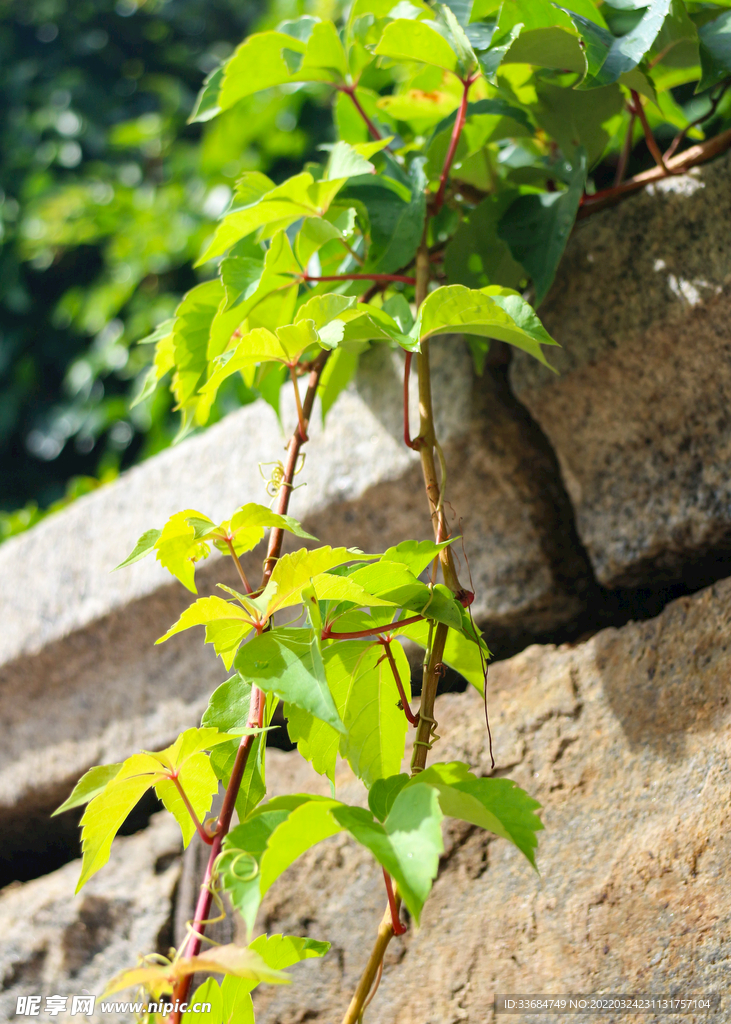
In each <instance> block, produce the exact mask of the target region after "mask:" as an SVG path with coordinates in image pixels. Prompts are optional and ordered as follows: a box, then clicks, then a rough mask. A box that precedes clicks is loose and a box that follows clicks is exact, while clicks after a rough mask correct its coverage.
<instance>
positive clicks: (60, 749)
mask: <svg viewBox="0 0 731 1024" xmlns="http://www.w3.org/2000/svg"><path fill="white" fill-rule="evenodd" d="M402 362H403V361H402V360H401V359H399V357H398V356H397V355H396V354H395V353H391V352H390V351H386V350H383V351H375V352H374V353H373V354H372V355H371V357H370V358H369V359H366V360H365V361H364V365H363V369H362V373H361V375H360V377H359V379H358V381H357V389H353V390H352V391H349V392H347V393H345V394H344V395H343V396H341V398H340V400H339V402H338V404H337V407H336V409H334V410H333V411H332V412H331V415H330V419H329V421H328V424H327V426H326V427H325V429H323V428H322V427H321V425H320V424H319V418H318V420H315V421H314V422H313V424H312V425H311V433H312V441H311V443H310V444H309V445H308V450H307V461H306V463H305V468H304V471H303V472H302V474H301V475H300V476H299V477H298V481H300V480H301V481H303V482H304V481H306V483H307V486H306V487H304V488H302V489H301V490H298V491H297V492H296V494H295V496H294V500H293V507H292V512H293V514H294V515H297V516H299V517H301V518H302V519H303V520H304V522H305V524H306V526H307V527H308V529H310V530H311V531H312V532H313V533H315V534H316V535H317V536H318V537H320V538H321V540H322V541H323V542H324V543H330V544H338V543H343V544H346V545H347V546H354V545H359V546H360V547H361V548H362V549H363V550H366V551H378V550H383V549H384V548H385V547H387V546H388V545H389V544H393V543H397V542H398V541H400V540H404V539H406V538H409V537H417V538H421V537H426V536H429V535H430V533H431V524H430V522H429V519H428V516H427V515H426V512H425V508H426V501H425V498H424V490H423V483H422V481H421V470H420V468H419V462H418V457H417V456H416V455H415V453H413V452H410V451H409V450H408V449H407V448H406V447H405V445H404V444H403V439H402V420H401V417H402V383H401V378H400V374H401V372H402ZM414 377H415V375H414ZM434 378H435V384H434V390H435V396H438V405H437V408H438V417H437V419H438V427H439V430H440V435H441V437H442V438H443V440H444V444H445V449H446V451H447V457H448V460H449V464H450V477H449V481H448V499H449V501H450V508H451V510H453V513H454V527H455V530H456V531H458V532H461V533H464V536H465V543H466V550H467V552H468V554H469V556H470V567H471V570H472V576H473V579H474V582H475V587H476V590H477V594H478V599H477V603H476V605H475V608H474V612H475V615H476V617H477V618H478V620H480V621H486V622H488V623H489V624H490V626H491V635H492V636H493V638H494V640H495V641H497V642H499V641H500V640H501V639H502V638H504V637H508V638H515V637H516V636H519V637H521V638H522V637H525V636H528V637H535V636H536V635H540V634H541V633H545V632H546V631H547V630H550V629H553V628H556V627H558V626H561V625H563V624H565V623H566V622H567V621H570V620H571V619H573V618H575V617H576V616H577V615H578V614H579V613H580V611H581V610H582V608H583V588H584V587H585V584H586V578H587V576H588V575H589V572H590V570H589V568H588V564H587V563H586V560H585V559H584V558H583V557H582V555H581V554H578V555H577V554H576V553H575V549H577V548H578V543H577V542H576V540H575V536H574V535H573V534H572V532H571V530H572V526H571V510H570V508H569V506H568V502H567V499H566V497H565V495H563V493H562V491H561V485H560V481H559V475H558V469H557V466H556V464H555V460H553V457H552V456H551V453H550V451H549V450H548V449H547V445H546V444H545V441H544V440H543V439H542V438H541V437H540V435H538V434H537V432H536V431H532V430H531V425H530V423H529V421H528V419H527V417H526V416H525V413H524V411H523V410H522V409H520V407H519V406H518V405H517V403H516V402H515V401H514V400H513V399H512V398H511V396H510V395H509V392H508V389H507V385H506V383H505V373H504V370H499V369H498V370H494V371H491V372H490V373H488V374H487V375H486V376H485V377H484V378H483V379H482V380H481V381H479V382H478V383H477V384H475V383H474V382H473V375H472V365H471V359H470V357H469V354H468V352H467V350H466V348H465V347H464V345H463V344H462V342H461V340H460V339H457V338H450V339H446V340H444V341H443V342H442V343H440V344H438V345H435V346H434ZM412 407H413V408H414V410H415V409H416V401H414V402H413V403H412ZM291 412H292V410H291V409H288V408H287V409H285V418H287V417H290V418H291V416H290V414H291ZM282 445H283V435H282V433H281V431H280V428H279V425H278V424H277V422H276V419H275V417H274V414H273V412H272V411H271V409H269V408H268V407H267V406H263V405H262V404H257V405H256V406H252V407H248V408H245V409H242V410H241V411H240V412H239V413H235V414H233V415H232V416H230V417H229V418H228V419H227V421H226V422H225V423H221V424H217V425H215V426H213V427H212V428H211V429H210V430H209V431H207V432H206V433H205V434H203V435H201V436H199V437H194V438H191V439H190V440H188V441H186V442H184V443H183V444H182V445H181V446H180V447H178V448H174V449H171V450H169V451H166V452H163V453H162V454H161V455H159V456H157V457H156V458H153V459H150V460H149V461H148V462H147V463H145V464H143V465H141V466H139V467H137V468H135V469H133V470H132V471H130V472H129V473H128V474H126V475H125V476H124V477H123V478H122V479H121V480H120V481H118V482H117V483H115V484H113V485H110V486H109V487H106V488H103V489H102V490H100V491H98V492H96V493H95V494H93V495H90V496H88V497H86V498H84V499H81V500H80V501H79V502H77V503H76V504H75V505H73V506H72V507H71V508H69V509H67V510H65V511H64V512H62V513H59V514H58V515H56V516H53V517H51V518H50V519H48V520H47V521H45V522H44V523H42V524H40V525H39V526H38V527H37V528H36V529H34V530H33V531H32V533H29V534H26V535H23V536H21V537H18V538H17V539H15V540H13V541H9V542H8V543H6V544H4V545H3V546H2V548H1V549H0V579H1V580H3V581H4V585H3V586H2V587H1V588H0V611H1V614H2V618H3V626H4V629H3V633H2V635H1V636H0V722H1V723H2V724H0V741H1V742H0V829H1V830H2V831H3V834H4V836H5V837H6V841H5V843H4V844H3V848H2V851H0V881H2V879H3V878H5V879H10V878H12V877H17V876H16V875H14V874H13V870H14V869H13V867H12V864H13V862H15V861H16V860H17V859H18V857H19V855H20V854H21V853H22V855H23V861H24V867H23V871H24V872H26V873H25V874H24V877H26V878H27V877H31V876H33V875H34V874H37V873H38V868H37V867H36V865H42V863H43V861H44V858H45V860H46V863H47V867H50V866H52V867H55V866H56V864H58V863H62V862H63V860H64V859H66V858H65V856H64V851H65V850H67V848H68V845H69V843H73V841H74V839H73V834H74V828H75V819H74V817H73V816H68V817H64V818H63V819H54V820H53V821H52V822H51V823H50V824H49V823H48V814H49V813H50V811H52V810H53V809H54V807H56V806H58V804H59V803H60V802H61V800H62V799H64V797H65V796H66V795H67V793H68V791H69V790H70V788H71V787H72V786H73V784H74V782H75V781H76V779H78V778H79V776H80V775H81V774H82V773H83V772H84V771H85V770H86V769H87V768H88V767H90V766H91V765H93V764H99V763H105V762H107V763H108V762H111V761H118V760H120V759H122V758H124V757H125V756H128V755H129V754H131V753H133V752H134V751H135V750H137V749H139V748H140V747H152V748H155V747H157V748H159V747H161V746H165V745H166V744H168V743H170V742H172V741H173V739H174V738H175V736H176V735H177V734H178V732H179V731H180V730H181V729H183V728H186V727H188V726H190V725H194V724H196V723H197V721H198V720H199V718H200V714H201V711H202V709H203V708H204V707H205V702H206V700H207V697H208V695H209V694H210V693H211V692H212V690H213V689H214V688H215V687H216V686H217V685H218V684H219V683H220V682H222V680H223V679H224V678H225V671H224V670H223V668H222V667H221V665H220V664H219V663H218V662H217V660H216V659H215V658H214V657H213V655H212V653H211V651H210V650H208V649H204V648H203V645H202V634H201V633H200V631H198V630H196V631H192V632H191V633H190V634H183V635H181V636H177V637H175V638H174V639H173V640H172V641H171V642H169V643H166V644H165V645H164V646H162V647H155V646H154V644H155V640H156V639H157V638H158V637H159V636H161V635H162V634H163V633H164V632H165V631H166V630H167V628H168V626H169V625H170V624H171V623H172V622H174V621H175V620H176V619H177V618H178V616H179V615H180V613H181V612H182V610H183V609H184V608H185V607H186V606H187V605H188V604H189V603H190V600H191V597H190V595H189V594H188V593H187V591H185V590H184V589H183V587H182V586H180V585H179V584H178V583H172V584H171V583H170V577H169V575H168V574H167V573H166V572H165V570H163V569H162V568H161V566H160V565H159V564H158V563H156V562H155V561H154V560H153V559H146V560H144V561H142V562H138V563H137V564H136V565H133V566H131V567H130V568H128V569H125V570H124V571H122V572H118V573H110V572H109V570H110V569H111V568H112V566H114V565H115V564H116V563H118V562H119V561H120V560H121V559H122V558H123V557H124V556H125V554H126V553H127V552H128V551H129V550H130V549H131V547H132V546H133V544H134V542H135V540H136V539H137V537H138V536H139V535H140V534H141V533H142V532H143V531H144V530H145V529H149V528H150V526H155V525H161V524H162V523H163V522H164V521H165V520H166V518H167V517H168V516H169V515H171V514H172V513H173V512H176V511H178V510H180V509H182V508H190V507H198V508H200V509H201V510H202V511H204V512H205V513H208V514H210V515H212V516H218V517H220V518H225V517H226V516H227V515H228V514H230V512H231V510H232V509H234V508H236V507H237V506H238V505H240V504H242V503H244V502H247V501H253V500H258V501H264V502H267V501H268V500H269V499H268V498H267V497H266V494H265V491H264V481H263V480H262V477H261V475H260V472H259V463H260V462H261V463H268V462H269V463H270V462H271V461H272V460H276V459H277V458H279V457H280V455H281V454H282ZM270 469H271V467H270ZM269 471H270V470H269ZM263 472H264V473H266V472H267V470H266V468H264V469H263ZM450 514H451V513H450ZM459 553H460V556H461V552H459ZM261 558H262V553H261V552H259V551H258V552H256V553H252V555H251V556H249V558H248V560H247V562H246V565H247V570H248V571H250V572H251V574H252V578H256V577H257V576H258V574H259V572H260V568H261ZM463 575H464V578H465V583H468V574H467V572H466V570H465V571H464V572H463ZM198 577H199V579H198V585H199V591H200V593H201V594H207V593H211V592H212V588H213V586H214V584H215V582H216V581H218V580H222V581H227V582H229V583H230V584H231V585H233V586H236V584H237V581H236V577H235V573H234V570H233V566H232V565H231V564H230V563H228V564H226V563H221V561H220V559H217V558H214V557H212V558H211V559H210V561H209V562H208V563H205V564H204V565H203V566H201V568H200V570H199V573H198ZM20 803H22V805H23V815H22V816H20V817H19V816H18V814H17V810H16V808H17V806H18V805H19V804H20ZM54 849H55V850H57V851H58V853H57V855H56V853H54ZM56 856H57V859H56V860H55V861H54V857H56ZM46 869H47V868H46ZM41 870H42V867H41Z"/></svg>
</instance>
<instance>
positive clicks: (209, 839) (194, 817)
mask: <svg viewBox="0 0 731 1024" xmlns="http://www.w3.org/2000/svg"><path fill="white" fill-rule="evenodd" d="M170 781H171V782H172V784H173V785H174V786H175V788H176V789H177V791H178V793H179V794H180V799H181V800H182V801H183V803H184V804H185V809H186V811H187V812H188V814H189V815H190V817H191V819H192V821H193V824H194V825H195V830H196V832H197V833H198V835H199V836H200V837H201V839H202V840H203V842H204V843H206V845H208V846H213V840H214V837H213V836H209V835H208V833H207V832H206V830H205V829H204V828H203V826H202V825H201V822H200V819H199V817H198V815H197V814H196V813H195V811H194V810H193V805H192V804H191V802H190V800H189V799H188V794H187V793H186V792H185V790H184V789H183V786H182V784H181V782H180V779H179V778H178V776H177V775H172V776H171V777H170Z"/></svg>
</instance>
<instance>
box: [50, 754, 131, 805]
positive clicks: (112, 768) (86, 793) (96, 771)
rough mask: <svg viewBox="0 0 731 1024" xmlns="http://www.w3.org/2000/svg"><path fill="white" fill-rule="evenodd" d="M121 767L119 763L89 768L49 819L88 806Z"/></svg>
mask: <svg viewBox="0 0 731 1024" xmlns="http://www.w3.org/2000/svg"><path fill="white" fill-rule="evenodd" d="M121 767H122V765H121V763H120V764H100V765H97V766H96V768H90V769H89V771H88V772H86V774H85V775H82V776H81V778H80V779H79V781H78V782H77V783H76V785H75V786H74V788H73V790H72V792H71V795H70V796H69V797H67V798H66V800H64V802H63V803H62V804H61V806H60V807H57V808H56V810H55V811H54V812H53V814H52V815H51V817H52V818H54V817H55V816H56V815H57V814H63V812H64V811H70V810H71V808H72V807H81V806H82V805H83V804H88V803H89V801H90V800H93V799H94V797H95V796H98V795H99V793H101V792H102V791H103V790H105V789H106V788H107V783H109V782H111V781H112V779H113V778H114V777H115V776H116V775H117V774H118V772H119V770H120V768H121Z"/></svg>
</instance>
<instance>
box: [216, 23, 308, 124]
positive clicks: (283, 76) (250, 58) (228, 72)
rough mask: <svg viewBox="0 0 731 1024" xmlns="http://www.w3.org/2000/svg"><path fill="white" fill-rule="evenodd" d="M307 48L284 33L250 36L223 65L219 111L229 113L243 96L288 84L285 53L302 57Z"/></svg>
mask: <svg viewBox="0 0 731 1024" xmlns="http://www.w3.org/2000/svg"><path fill="white" fill-rule="evenodd" d="M306 49H307V46H306V44H305V43H303V42H302V41H301V40H299V39H295V38H293V37H292V36H289V35H285V34H284V33H283V32H257V33H256V34H255V35H253V36H249V38H248V39H246V40H245V41H244V42H243V43H242V44H241V45H240V46H239V47H238V48H237V49H236V51H235V52H234V55H233V56H232V57H231V59H230V60H229V61H228V62H227V64H225V65H224V73H223V81H222V84H221V89H220V93H219V96H218V104H219V106H220V108H221V110H228V109H229V107H232V106H233V105H234V104H235V103H238V101H239V100H241V99H243V98H244V97H245V96H251V95H252V93H255V92H259V91H260V90H262V89H269V88H271V87H272V86H273V85H283V84H284V83H285V82H289V81H290V80H291V78H292V74H291V71H290V68H289V65H288V64H287V61H286V60H285V58H284V56H283V55H282V54H283V51H284V50H288V51H293V52H295V53H298V54H301V55H302V56H304V53H305V50H306Z"/></svg>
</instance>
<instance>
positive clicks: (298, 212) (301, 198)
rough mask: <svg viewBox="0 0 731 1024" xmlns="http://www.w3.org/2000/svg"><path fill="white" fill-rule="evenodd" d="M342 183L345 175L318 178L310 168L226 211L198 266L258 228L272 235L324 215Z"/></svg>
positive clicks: (262, 233)
mask: <svg viewBox="0 0 731 1024" xmlns="http://www.w3.org/2000/svg"><path fill="white" fill-rule="evenodd" d="M342 185H343V179H338V180H337V181H319V182H318V181H315V180H314V178H313V177H312V175H311V174H310V173H309V172H308V171H302V172H301V173H300V174H297V175H295V176H294V177H293V178H289V179H288V180H287V181H285V182H283V183H282V184H281V185H277V186H276V188H273V189H271V191H269V192H267V193H266V194H265V195H264V196H262V197H261V198H260V199H259V200H258V201H256V202H254V203H252V204H251V205H248V206H245V207H244V208H243V209H237V210H233V211H232V212H231V213H229V214H227V215H226V216H225V217H224V218H223V220H222V221H221V223H220V224H219V226H218V228H217V229H216V232H215V234H214V236H213V239H212V240H211V242H210V244H209V246H208V248H207V249H206V250H205V252H204V253H203V255H202V256H201V257H200V259H199V260H198V262H197V264H196V266H201V265H202V264H204V263H206V262H207V261H208V260H210V259H213V258H214V257H215V256H220V255H222V254H223V253H224V252H226V250H227V249H230V248H231V246H232V245H234V243H236V242H238V241H240V240H241V239H242V238H246V237H248V236H249V235H250V234H252V232H254V231H256V230H257V229H262V230H261V235H262V237H264V238H269V237H271V236H272V235H274V234H275V233H276V232H277V231H279V230H282V229H284V228H287V227H289V226H290V224H293V223H294V222H295V221H296V220H299V219H300V218H301V217H323V216H324V215H325V214H326V213H327V210H328V209H329V207H330V203H331V202H332V201H333V199H334V198H335V196H336V195H337V193H338V192H339V191H340V189H341V187H342ZM209 283H210V282H209ZM214 283H217V284H220V282H214ZM198 287H199V288H202V287H203V285H199V286H198Z"/></svg>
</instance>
